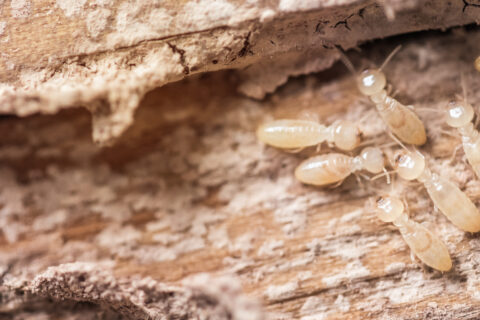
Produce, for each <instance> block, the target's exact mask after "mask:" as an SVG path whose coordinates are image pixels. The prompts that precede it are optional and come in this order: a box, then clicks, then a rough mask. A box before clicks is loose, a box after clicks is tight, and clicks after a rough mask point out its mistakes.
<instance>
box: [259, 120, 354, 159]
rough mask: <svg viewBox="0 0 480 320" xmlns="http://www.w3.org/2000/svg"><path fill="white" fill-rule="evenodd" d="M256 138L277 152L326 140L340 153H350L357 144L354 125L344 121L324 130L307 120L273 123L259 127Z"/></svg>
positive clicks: (323, 127) (319, 125) (313, 144)
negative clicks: (274, 148) (277, 150)
mask: <svg viewBox="0 0 480 320" xmlns="http://www.w3.org/2000/svg"><path fill="white" fill-rule="evenodd" d="M257 137H258V139H259V140H260V141H262V142H263V143H265V144H268V145H271V146H273V147H277V148H281V149H298V148H306V147H310V146H315V145H319V144H320V143H322V142H324V141H327V142H329V143H333V144H334V145H335V146H336V147H337V148H339V149H341V150H345V151H350V150H353V149H355V148H356V147H357V146H358V145H359V143H360V132H359V130H358V129H357V126H356V125H355V124H354V123H352V122H350V121H345V120H339V121H336V122H334V123H333V124H332V125H330V126H328V127H326V126H324V125H322V124H320V123H318V122H315V121H311V120H293V119H282V120H274V121H270V122H267V123H264V124H263V125H261V126H260V127H259V128H258V129H257Z"/></svg>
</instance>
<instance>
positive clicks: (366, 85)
mask: <svg viewBox="0 0 480 320" xmlns="http://www.w3.org/2000/svg"><path fill="white" fill-rule="evenodd" d="M400 48H401V46H398V47H396V48H395V49H394V50H393V51H392V53H390V55H389V56H388V57H387V58H386V59H385V61H384V62H383V64H382V65H381V66H380V68H378V69H366V70H364V71H363V72H361V73H360V74H358V73H357V72H356V71H355V68H354V67H353V64H352V63H351V62H350V60H348V58H347V57H346V56H345V55H344V54H343V53H341V57H342V60H343V62H344V63H345V65H346V66H347V68H348V69H349V70H350V71H351V72H352V73H353V74H354V75H355V78H356V82H357V87H358V89H359V90H360V92H361V93H362V94H363V95H365V96H367V97H369V98H370V100H371V101H372V102H373V103H374V104H375V106H376V108H377V111H378V113H379V114H380V116H381V117H382V119H383V120H384V122H385V123H386V124H387V126H388V128H389V129H390V130H391V131H392V132H393V133H394V134H395V135H396V136H397V137H398V138H399V139H400V140H401V141H403V142H405V143H408V144H413V145H417V146H420V145H423V144H425V142H427V135H426V133H425V127H424V126H423V123H422V121H421V120H420V119H419V118H418V116H417V115H416V114H415V112H413V110H412V109H413V106H404V105H403V104H401V103H400V102H398V101H397V100H396V99H394V98H393V97H391V96H390V95H389V94H388V93H387V91H386V90H385V86H386V84H387V80H386V77H385V74H384V73H383V71H382V69H383V68H384V67H385V66H386V65H387V64H388V62H389V61H390V60H391V58H392V57H393V56H394V55H395V54H396V53H397V52H398V51H399V50H400Z"/></svg>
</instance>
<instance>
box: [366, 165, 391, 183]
mask: <svg viewBox="0 0 480 320" xmlns="http://www.w3.org/2000/svg"><path fill="white" fill-rule="evenodd" d="M395 172H396V171H395V170H393V171H387V169H385V168H383V172H382V173H379V174H377V175H376V176H373V177H371V178H370V181H375V180H377V179H380V178H381V177H385V176H386V177H387V184H390V181H391V180H390V173H395Z"/></svg>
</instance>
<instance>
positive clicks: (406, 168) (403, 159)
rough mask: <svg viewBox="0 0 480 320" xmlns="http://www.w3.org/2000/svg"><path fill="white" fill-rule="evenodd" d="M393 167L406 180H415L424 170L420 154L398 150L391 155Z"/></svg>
mask: <svg viewBox="0 0 480 320" xmlns="http://www.w3.org/2000/svg"><path fill="white" fill-rule="evenodd" d="M393 167H394V169H395V171H396V172H397V173H398V175H399V176H400V177H402V178H403V179H406V180H414V179H417V178H418V177H419V176H420V175H421V174H422V172H423V170H424V169H425V158H424V157H423V156H422V154H421V153H420V152H410V151H408V150H404V149H401V150H398V151H396V152H395V154H394V155H393Z"/></svg>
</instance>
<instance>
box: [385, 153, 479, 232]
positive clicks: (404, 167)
mask: <svg viewBox="0 0 480 320" xmlns="http://www.w3.org/2000/svg"><path fill="white" fill-rule="evenodd" d="M393 166H394V168H395V171H396V172H397V174H398V175H399V176H400V177H402V178H403V179H406V180H415V179H417V180H418V181H420V182H421V183H423V185H424V186H425V188H426V189H427V192H428V194H429V195H430V198H431V199H432V201H433V203H434V204H435V206H436V207H437V208H438V209H439V210H440V211H441V212H442V213H443V214H444V215H445V216H446V217H447V218H448V219H449V220H450V221H451V222H452V223H453V224H454V225H456V226H457V227H458V228H460V229H462V230H464V231H469V232H478V231H480V213H479V211H478V209H477V207H476V206H475V204H473V202H472V200H470V198H468V197H467V195H466V194H465V193H464V192H462V191H461V190H460V189H459V188H458V187H457V186H456V185H455V184H454V183H452V182H450V181H448V180H447V179H446V178H444V177H441V176H439V175H438V174H436V173H432V172H431V171H430V170H429V169H428V168H427V167H426V164H425V158H424V157H423V155H422V154H421V153H420V152H418V151H416V152H411V151H408V150H406V149H401V150H398V151H397V152H395V154H394V160H393Z"/></svg>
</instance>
